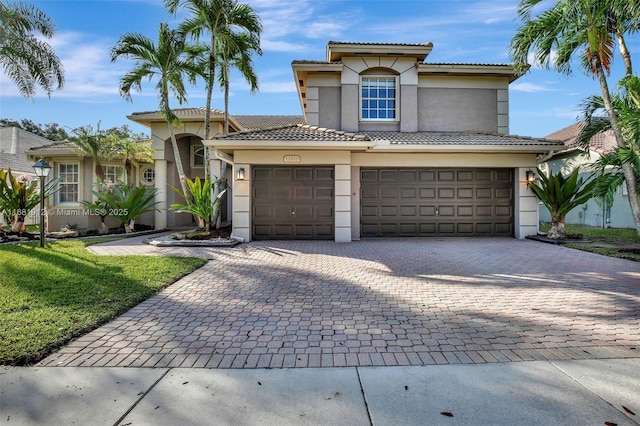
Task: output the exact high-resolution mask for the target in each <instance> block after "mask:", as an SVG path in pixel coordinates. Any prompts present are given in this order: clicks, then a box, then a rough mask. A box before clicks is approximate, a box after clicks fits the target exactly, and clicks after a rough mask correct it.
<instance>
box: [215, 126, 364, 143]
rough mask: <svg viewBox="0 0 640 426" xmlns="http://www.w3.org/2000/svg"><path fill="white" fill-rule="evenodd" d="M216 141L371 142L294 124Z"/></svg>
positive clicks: (354, 135) (340, 133)
mask: <svg viewBox="0 0 640 426" xmlns="http://www.w3.org/2000/svg"><path fill="white" fill-rule="evenodd" d="M216 139H225V140H240V141H265V140H269V141H276V140H277V141H304V142H316V141H321V142H329V141H340V142H347V141H367V140H371V139H369V137H368V136H367V135H363V134H357V133H349V132H342V131H339V130H333V129H325V128H322V127H317V126H309V125H306V124H294V125H288V126H282V127H274V128H271V129H262V130H248V131H244V132H236V133H231V134H229V135H227V136H217V137H216Z"/></svg>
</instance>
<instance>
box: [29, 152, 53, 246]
mask: <svg viewBox="0 0 640 426" xmlns="http://www.w3.org/2000/svg"><path fill="white" fill-rule="evenodd" d="M33 170H35V172H36V176H38V177H39V178H40V247H44V181H45V179H46V178H47V176H48V175H49V172H50V171H51V166H50V165H49V163H47V162H46V161H45V160H44V159H42V158H41V159H39V160H38V161H37V162H36V164H34V165H33Z"/></svg>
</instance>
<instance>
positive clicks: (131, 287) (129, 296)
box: [0, 240, 205, 365]
mask: <svg viewBox="0 0 640 426" xmlns="http://www.w3.org/2000/svg"><path fill="white" fill-rule="evenodd" d="M93 242H94V241H92V240H84V241H56V242H50V243H47V246H46V248H44V249H41V248H40V247H39V245H38V243H26V244H6V245H2V246H0V364H4V365H28V364H31V363H34V362H37V361H39V360H40V359H42V358H44V357H45V356H46V355H48V354H49V353H50V352H52V351H53V350H54V349H56V348H58V347H60V346H61V345H63V344H65V343H67V342H68V341H70V340H71V339H73V338H75V337H78V336H80V335H82V334H84V333H86V332H88V331H90V330H93V329H95V328H96V327H98V326H100V325H101V324H104V323H106V322H108V321H110V320H111V319H113V318H115V317H116V316H118V315H120V314H122V313H123V312H125V311H127V310H128V309H130V308H131V307H133V306H135V305H137V304H138V303H140V302H142V301H143V300H145V299H147V298H149V297H150V296H152V295H154V294H156V293H157V292H158V291H160V290H161V289H163V288H164V287H166V286H167V285H169V284H171V283H173V282H174V281H176V280H177V279H179V278H180V277H182V276H184V275H186V274H188V273H190V272H192V271H194V270H196V269H197V268H199V267H201V266H202V265H203V264H204V263H205V260H204V259H197V258H179V257H160V256H96V255H94V254H92V253H90V252H89V251H88V250H86V246H87V245H89V244H91V243H93ZM96 242H104V240H99V241H96Z"/></svg>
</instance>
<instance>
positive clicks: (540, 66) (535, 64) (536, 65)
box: [527, 50, 558, 69]
mask: <svg viewBox="0 0 640 426" xmlns="http://www.w3.org/2000/svg"><path fill="white" fill-rule="evenodd" d="M557 57H558V52H556V51H555V50H552V51H551V53H550V54H549V57H548V58H547V61H546V62H544V63H542V62H540V61H539V60H538V58H536V57H535V54H534V53H533V52H531V53H529V54H528V55H527V62H528V63H529V64H531V67H532V68H534V69H547V68H549V66H551V65H553V63H554V62H555V60H556V58H557Z"/></svg>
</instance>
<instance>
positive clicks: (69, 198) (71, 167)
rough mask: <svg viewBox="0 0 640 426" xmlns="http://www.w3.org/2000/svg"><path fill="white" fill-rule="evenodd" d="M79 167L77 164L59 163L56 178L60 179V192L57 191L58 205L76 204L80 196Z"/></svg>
mask: <svg viewBox="0 0 640 426" xmlns="http://www.w3.org/2000/svg"><path fill="white" fill-rule="evenodd" d="M79 169H80V166H79V165H78V163H59V164H58V177H59V178H60V185H59V188H60V190H59V191H58V203H60V204H69V203H78V200H79V198H78V196H79V194H80V173H79Z"/></svg>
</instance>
